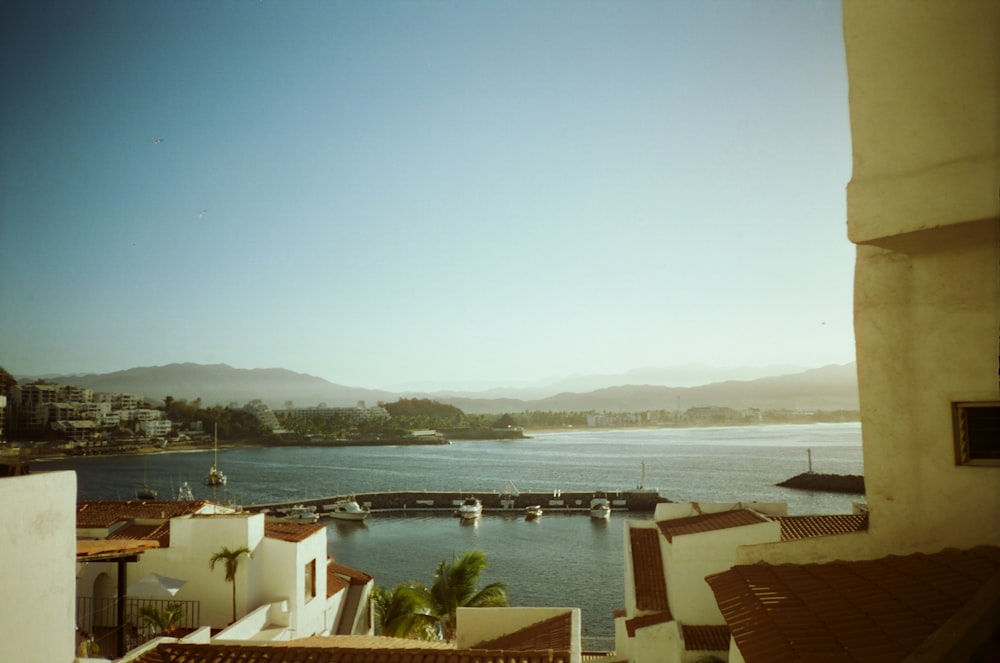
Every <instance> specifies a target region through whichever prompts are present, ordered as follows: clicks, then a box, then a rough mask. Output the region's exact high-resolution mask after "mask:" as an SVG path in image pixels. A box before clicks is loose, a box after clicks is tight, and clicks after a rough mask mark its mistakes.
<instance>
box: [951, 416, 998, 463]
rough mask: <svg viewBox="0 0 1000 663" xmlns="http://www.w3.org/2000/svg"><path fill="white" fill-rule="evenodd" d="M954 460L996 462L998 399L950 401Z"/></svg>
mask: <svg viewBox="0 0 1000 663" xmlns="http://www.w3.org/2000/svg"><path fill="white" fill-rule="evenodd" d="M952 421H953V422H954V427H955V461H956V462H957V463H958V464H959V465H1000V402H997V401H983V402H969V403H952Z"/></svg>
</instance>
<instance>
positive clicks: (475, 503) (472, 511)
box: [458, 497, 483, 520]
mask: <svg viewBox="0 0 1000 663" xmlns="http://www.w3.org/2000/svg"><path fill="white" fill-rule="evenodd" d="M482 513H483V504H482V502H480V501H479V500H478V499H476V498H475V497H466V498H465V501H464V502H462V506H460V507H458V515H459V516H460V517H461V518H462V519H463V520H473V519H475V518H478V517H479V516H481V515H482Z"/></svg>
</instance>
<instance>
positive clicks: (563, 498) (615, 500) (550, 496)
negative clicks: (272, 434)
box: [244, 490, 670, 513]
mask: <svg viewBox="0 0 1000 663" xmlns="http://www.w3.org/2000/svg"><path fill="white" fill-rule="evenodd" d="M605 494H606V496H607V498H608V501H609V502H610V503H611V508H612V510H613V511H637V512H639V511H643V512H652V511H655V510H656V505H657V504H659V503H660V502H669V501H670V500H668V499H666V498H665V497H662V496H660V494H659V493H658V492H657V491H655V490H617V491H606V492H605ZM593 496H594V491H592V490H588V491H559V490H557V491H548V492H533V491H524V492H520V493H518V494H516V495H515V494H509V493H499V492H496V491H483V492H477V491H465V492H446V491H426V490H419V491H418V490H413V491H393V492H384V493H354V494H351V495H333V496H330V497H320V498H316V499H310V500H297V501H296V502H294V503H292V502H287V503H285V502H282V503H270V504H254V505H249V506H245V507H244V509H246V510H248V511H272V510H275V511H280V510H282V509H284V508H288V507H291V506H294V505H296V504H303V505H305V506H315V507H316V509H317V511H319V512H320V513H322V512H323V511H324V510H325V507H327V506H328V505H333V503H334V502H336V501H337V500H341V499H350V498H353V499H355V500H357V502H358V504H360V505H361V506H364V507H367V508H368V509H370V510H371V511H372V512H379V511H453V510H455V509H457V508H458V506H459V505H460V504H461V503H462V500H464V499H466V498H468V497H476V498H478V499H479V501H480V502H482V505H483V510H484V511H503V510H515V511H516V510H523V509H524V507H526V506H532V505H536V504H537V505H539V506H541V507H542V509H544V510H546V511H584V510H588V509H589V508H590V499H591V498H592V497H593Z"/></svg>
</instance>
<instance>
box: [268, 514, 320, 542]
mask: <svg viewBox="0 0 1000 663" xmlns="http://www.w3.org/2000/svg"><path fill="white" fill-rule="evenodd" d="M324 530H326V525H320V524H319V523H293V522H291V521H288V520H281V519H280V518H265V519H264V536H266V537H267V538H269V539H277V540H279V541H289V542H291V543H297V542H299V541H305V540H306V539H308V538H309V537H310V536H312V535H313V534H315V533H316V532H320V531H324Z"/></svg>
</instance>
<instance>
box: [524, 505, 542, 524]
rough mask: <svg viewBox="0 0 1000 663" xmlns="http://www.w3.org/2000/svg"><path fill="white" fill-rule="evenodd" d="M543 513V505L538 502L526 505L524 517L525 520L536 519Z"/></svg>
mask: <svg viewBox="0 0 1000 663" xmlns="http://www.w3.org/2000/svg"><path fill="white" fill-rule="evenodd" d="M541 515H542V507H540V506H538V505H537V504H533V505H531V506H526V507H524V519H525V520H535V519H536V518H538V517H539V516H541Z"/></svg>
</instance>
